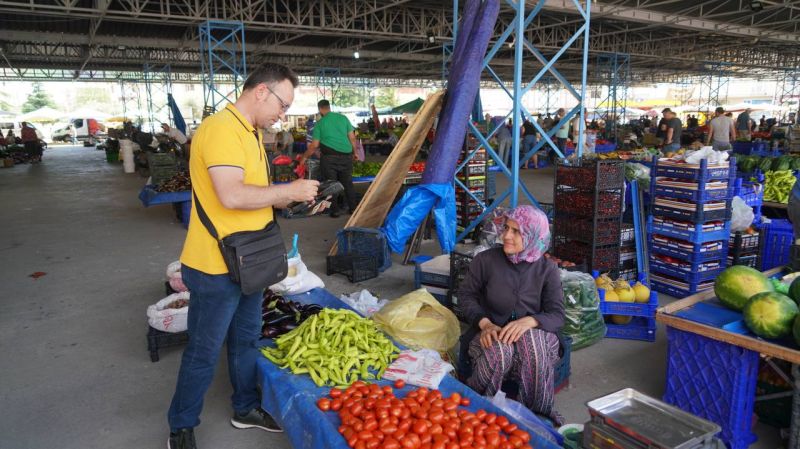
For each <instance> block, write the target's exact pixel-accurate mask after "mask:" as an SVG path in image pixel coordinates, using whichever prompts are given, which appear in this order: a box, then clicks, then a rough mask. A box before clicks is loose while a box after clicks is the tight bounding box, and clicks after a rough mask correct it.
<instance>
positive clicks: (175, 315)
mask: <svg viewBox="0 0 800 449" xmlns="http://www.w3.org/2000/svg"><path fill="white" fill-rule="evenodd" d="M188 315H189V292H180V293H173V294H171V295H169V296H167V297H166V298H164V299H162V300H161V301H158V302H157V303H155V304H153V305H151V306H149V307H148V308H147V323H148V324H149V325H150V327H152V328H154V329H156V330H160V331H162V332H183V331H185V330H186V329H187V328H188V325H187V324H186V318H187V317H188Z"/></svg>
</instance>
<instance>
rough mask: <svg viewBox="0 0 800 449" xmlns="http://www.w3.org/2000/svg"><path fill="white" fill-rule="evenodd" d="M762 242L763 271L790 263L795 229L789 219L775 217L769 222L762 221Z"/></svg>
mask: <svg viewBox="0 0 800 449" xmlns="http://www.w3.org/2000/svg"><path fill="white" fill-rule="evenodd" d="M760 230H761V242H762V243H761V244H762V248H764V249H763V251H762V253H761V271H766V270H769V269H771V268H775V267H779V266H781V265H786V264H788V263H789V261H790V260H791V259H790V251H791V248H792V245H793V244H794V231H793V230H792V223H791V222H789V220H780V219H773V220H772V221H771V222H769V223H762V224H761V226H760Z"/></svg>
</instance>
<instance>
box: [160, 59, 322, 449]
mask: <svg viewBox="0 0 800 449" xmlns="http://www.w3.org/2000/svg"><path fill="white" fill-rule="evenodd" d="M297 84H298V81H297V76H296V75H295V74H294V72H292V71H291V69H289V68H288V67H285V66H282V65H278V64H264V65H262V66H260V67H258V68H257V69H256V70H255V71H253V72H252V73H251V74H250V76H249V77H248V78H247V80H246V81H245V84H244V88H243V91H242V94H241V96H240V97H239V99H238V100H236V103H234V104H229V105H228V106H227V107H226V108H225V109H223V110H222V111H220V112H218V113H216V114H214V115H213V116H211V117H208V118H207V119H206V120H204V121H203V123H202V124H201V125H200V127H199V128H198V129H197V133H196V134H195V136H194V138H193V139H192V156H191V158H190V161H189V171H190V173H191V176H192V188H193V189H194V192H195V194H196V200H197V201H199V202H200V204H201V205H202V207H203V209H204V210H205V212H206V214H207V215H208V217H209V219H210V220H211V223H213V225H214V227H216V229H217V232H218V234H219V237H220V238H223V237H225V236H227V235H229V234H232V233H234V232H239V231H255V230H260V229H263V228H264V227H265V226H266V225H267V224H268V223H269V222H270V221H272V220H273V219H274V216H273V211H272V207H273V206H277V207H283V206H285V205H287V204H288V203H290V202H293V201H311V200H313V199H314V197H315V196H316V194H317V187H318V185H319V182H318V181H312V180H297V181H295V182H292V183H290V184H282V185H270V184H269V169H268V162H267V156H266V154H265V153H264V146H263V143H262V140H261V132H260V131H259V130H260V129H262V128H268V127H270V126H272V125H273V124H274V123H275V122H277V121H278V120H280V119H285V115H284V114H285V113H286V110H287V109H289V106H290V105H291V103H292V101H293V100H294V88H295V87H297ZM181 263H182V268H181V275H182V278H183V282H184V283H185V284H186V286H187V287H188V288H189V291H190V292H191V300H190V301H191V305H190V307H189V316H188V325H189V336H190V339H189V344H188V346H187V347H186V349H185V350H184V352H183V358H182V359H181V368H180V373H179V374H178V385H177V387H176V388H175V395H174V396H173V398H172V405H171V406H170V409H169V415H168V418H169V426H170V436H169V441H168V447H169V449H194V448H195V447H196V443H195V438H194V430H193V429H194V427H196V426H197V425H198V424H200V419H199V416H200V412H201V411H202V408H203V397H204V396H205V393H206V390H208V387H209V385H210V384H211V380H212V379H213V376H214V369H215V367H216V365H217V360H218V358H219V353H220V351H221V350H222V344H223V342H224V341H225V339H226V338H227V344H228V373H229V376H230V380H231V384H232V385H233V396H232V402H233V410H234V414H233V418H232V419H231V424H233V426H234V427H236V428H240V429H247V428H258V429H262V430H266V431H270V432H280V431H281V429H280V427H278V425H277V424H276V423H275V421H274V420H273V419H272V417H270V416H269V415H268V414H267V413H266V412H264V411H263V410H261V409H260V408H259V395H258V391H257V389H256V360H257V358H258V349H257V348H258V339H259V337H260V334H261V301H262V293H261V292H259V293H254V294H252V295H245V294H243V293H242V291H241V288H240V286H239V285H238V284H236V283H234V282H232V281H231V279H230V277H229V276H228V268H227V267H226V265H225V262H224V261H223V259H222V254H221V253H220V249H219V246H218V244H217V241H216V240H215V239H214V238H213V237H212V236H211V235H210V234H209V232H208V230H207V229H206V227H205V226H203V223H202V222H201V221H200V218H199V216H198V215H197V204H193V205H192V215H191V218H190V221H189V231H188V233H187V235H186V242H185V243H184V247H183V253H182V254H181Z"/></svg>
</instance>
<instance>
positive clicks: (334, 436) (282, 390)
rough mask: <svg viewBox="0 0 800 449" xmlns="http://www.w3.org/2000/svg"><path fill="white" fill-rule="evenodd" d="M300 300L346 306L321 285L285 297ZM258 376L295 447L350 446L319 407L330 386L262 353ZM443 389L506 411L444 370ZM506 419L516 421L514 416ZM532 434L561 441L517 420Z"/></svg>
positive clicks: (547, 442)
mask: <svg viewBox="0 0 800 449" xmlns="http://www.w3.org/2000/svg"><path fill="white" fill-rule="evenodd" d="M288 298H289V299H291V300H293V301H298V302H301V303H306V304H309V303H315V304H319V305H321V306H323V307H330V308H334V309H349V307H347V305H346V304H345V303H343V302H342V301H340V300H339V299H337V298H336V297H335V296H333V295H332V294H330V293H329V292H328V291H327V290H325V289H319V288H317V289H314V290H311V291H310V292H308V293H304V294H300V295H292V296H289V297H288ZM257 366H258V379H259V382H260V383H261V392H262V395H261V408H263V409H264V410H266V411H267V412H268V413H269V414H270V415H272V417H273V418H275V421H277V422H278V424H280V426H281V427H282V428H283V430H284V432H286V436H287V437H288V438H289V441H290V442H291V444H292V447H294V448H295V449H348V446H347V442H346V441H345V439H344V438H342V436H341V435H340V434H339V431H338V428H339V426H340V425H341V421H340V420H339V416H338V415H337V413H336V412H332V411H329V412H323V411H322V410H320V409H319V408H318V407H317V404H316V402H317V400H318V399H320V398H321V397H323V396H325V395H327V393H328V392H329V391H330V387H317V386H316V385H314V382H312V381H311V378H310V377H308V376H307V375H294V374H292V373H291V371H289V370H286V369H280V368H279V367H278V366H276V365H275V364H274V363H272V362H270V361H269V360H267V359H266V358H264V357H259V360H258V365H257ZM376 383H377V384H378V385H391V382H390V381H385V380H380V381H376ZM413 389H416V387H414V386H413V385H407V386H406V387H404V388H403V389H401V390H396V392H395V394H397V396H398V397H404V396H405V395H406V394H407V393H408V392H410V391H411V390H413ZM439 390H440V391H441V392H442V394H443V395H446V396H449V395H451V394H453V393H459V394H461V395H462V396H464V397H467V398H469V399H470V405H469V407H465V408H466V409H468V410H470V411H471V412H473V413H474V412H476V411H477V410H478V409H484V410H486V411H487V412H489V413H496V414H504V413H503V412H502V411H501V410H500V409H498V408H497V407H496V406H494V405H492V404H491V403H490V402H489V401H488V400H487V399H486V398H484V397H483V396H481V395H479V394H478V393H476V392H475V391H473V390H472V389H470V388H469V387H467V386H466V385H464V384H462V383H461V382H459V381H458V380H456V379H455V378H454V377H452V376H445V377H444V379H443V380H442V382H441V383H440V384H439ZM509 420H511V421H512V422H515V423H516V424H517V425H520V423H519V422H516V421H515V420H514V419H512V418H511V417H509ZM521 427H522V428H523V429H524V430H526V431H528V432H529V433H530V434H531V441H530V443H529V444H530V445H531V447H535V448H541V449H559V447H560V445H559V444H557V443H556V442H557V441H558V440H557V438H559V437H557V436H555V434H554V432H555V431H554V430H553V429H552V428H550V427H549V426H548V425H547V424H545V423H543V422H542V423H540V424H539V425H537V426H536V427H535V428H531V427H527V426H524V425H523V426H521Z"/></svg>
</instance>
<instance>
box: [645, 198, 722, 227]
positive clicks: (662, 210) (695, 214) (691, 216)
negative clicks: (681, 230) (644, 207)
mask: <svg viewBox="0 0 800 449" xmlns="http://www.w3.org/2000/svg"><path fill="white" fill-rule="evenodd" d="M651 209H652V211H651V214H652V215H659V216H662V217H669V218H674V219H676V220H683V221H691V222H692V223H705V222H708V221H715V220H719V221H727V220H730V219H731V201H730V200H728V201H726V205H725V207H724V208H722V209H719V210H711V211H705V210H703V204H702V203H697V204H696V205H695V209H694V210H686V209H678V208H675V207H670V206H664V205H659V204H656V203H655V201H653V205H652V206H651Z"/></svg>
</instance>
